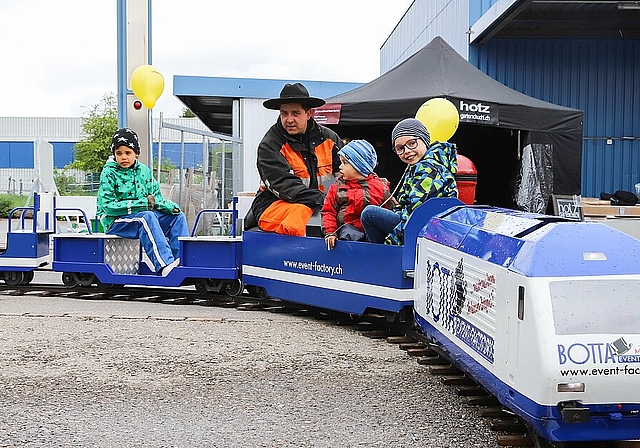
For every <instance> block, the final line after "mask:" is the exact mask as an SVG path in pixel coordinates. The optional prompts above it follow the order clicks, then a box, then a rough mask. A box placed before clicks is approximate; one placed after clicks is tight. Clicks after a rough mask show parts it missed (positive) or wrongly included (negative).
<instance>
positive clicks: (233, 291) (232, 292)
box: [224, 279, 244, 297]
mask: <svg viewBox="0 0 640 448" xmlns="http://www.w3.org/2000/svg"><path fill="white" fill-rule="evenodd" d="M224 290H225V292H226V293H227V295H229V296H231V297H235V296H239V295H240V294H242V291H244V283H242V280H240V279H237V280H233V281H230V282H228V283H227V284H226V285H225V287H224Z"/></svg>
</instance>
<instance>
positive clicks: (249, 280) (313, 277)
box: [242, 199, 462, 321]
mask: <svg viewBox="0 0 640 448" xmlns="http://www.w3.org/2000/svg"><path fill="white" fill-rule="evenodd" d="M458 204H462V202H460V201H459V200H457V199H446V200H445V199H442V200H431V201H428V202H427V203H426V204H424V205H422V206H420V207H419V208H418V209H416V210H415V211H414V213H413V214H412V216H411V218H410V219H409V221H408V222H407V226H406V230H405V245H404V246H388V245H384V244H374V243H366V242H353V241H338V242H337V244H336V247H335V248H334V249H333V250H327V246H326V244H325V242H324V239H323V238H322V235H321V234H320V222H319V216H315V217H313V218H312V221H311V222H310V225H309V226H307V235H308V236H307V237H296V236H288V235H278V234H275V233H269V232H262V231H260V230H248V231H245V232H244V233H243V239H244V252H243V262H242V275H243V280H244V283H245V285H247V286H248V288H249V290H250V291H251V292H253V293H256V294H258V295H261V296H269V297H272V298H277V299H281V300H285V301H288V302H293V303H298V304H302V305H305V306H312V307H317V308H322V309H329V310H334V311H339V312H344V313H349V314H354V315H365V314H367V313H375V314H380V313H383V315H386V316H387V318H388V319H390V320H396V319H397V320H400V321H404V320H407V319H409V320H410V319H412V310H413V271H414V266H415V242H416V238H417V235H418V232H419V231H420V229H422V227H423V226H424V225H425V223H426V222H427V221H428V219H429V218H430V217H431V216H433V215H435V214H436V213H439V212H441V211H442V210H445V209H447V208H449V207H451V206H452V205H458ZM314 220H315V222H314ZM310 235H314V236H310Z"/></svg>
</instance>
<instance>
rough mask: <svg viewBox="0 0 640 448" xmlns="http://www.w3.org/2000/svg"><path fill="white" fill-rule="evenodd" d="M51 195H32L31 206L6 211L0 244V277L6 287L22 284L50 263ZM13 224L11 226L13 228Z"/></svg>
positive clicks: (28, 281) (51, 231)
mask: <svg viewBox="0 0 640 448" xmlns="http://www.w3.org/2000/svg"><path fill="white" fill-rule="evenodd" d="M52 225H53V207H52V195H51V194H49V193H45V194H38V193H35V194H34V196H33V205H32V206H26V207H16V208H14V209H13V210H11V212H9V217H8V221H7V234H6V236H7V238H6V246H4V247H0V279H2V280H4V282H5V283H6V284H7V285H9V286H18V285H26V284H28V283H30V282H31V280H33V276H34V271H35V270H36V269H38V268H41V267H44V266H47V265H48V264H49V263H50V262H51V255H50V253H49V243H50V235H51V234H52V233H53V228H52ZM14 227H15V228H14Z"/></svg>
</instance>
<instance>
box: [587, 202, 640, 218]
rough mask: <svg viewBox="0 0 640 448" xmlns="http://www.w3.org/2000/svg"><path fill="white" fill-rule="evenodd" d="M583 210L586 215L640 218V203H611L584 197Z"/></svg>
mask: <svg viewBox="0 0 640 448" xmlns="http://www.w3.org/2000/svg"><path fill="white" fill-rule="evenodd" d="M582 212H583V214H584V216H616V217H625V218H634V217H637V218H640V205H611V201H603V200H601V199H598V198H582Z"/></svg>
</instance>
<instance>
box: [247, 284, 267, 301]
mask: <svg viewBox="0 0 640 448" xmlns="http://www.w3.org/2000/svg"><path fill="white" fill-rule="evenodd" d="M247 291H248V292H249V295H250V296H251V297H256V298H258V299H266V298H267V297H269V295H268V294H267V291H266V290H265V289H264V288H261V287H260V286H247Z"/></svg>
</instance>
